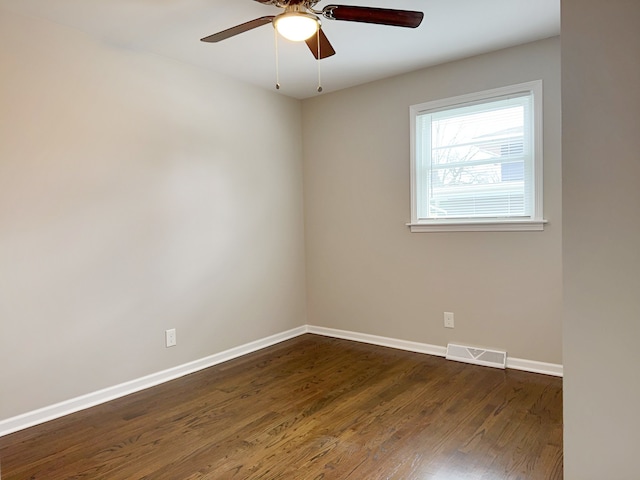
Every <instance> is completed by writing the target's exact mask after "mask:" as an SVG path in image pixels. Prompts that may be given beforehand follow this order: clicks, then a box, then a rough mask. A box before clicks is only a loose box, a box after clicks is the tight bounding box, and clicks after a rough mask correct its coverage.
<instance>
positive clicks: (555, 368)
mask: <svg viewBox="0 0 640 480" xmlns="http://www.w3.org/2000/svg"><path fill="white" fill-rule="evenodd" d="M307 332H309V333H315V334H317V335H324V336H327V337H335V338H343V339H345V340H354V341H356V342H362V343H370V344H372V345H380V346H383V347H391V348H397V349H399V350H408V351H410V352H417V353H427V354H429V355H437V356H439V357H444V356H445V355H446V354H447V347H443V346H440V345H431V344H428V343H418V342H410V341H407V340H398V339H396V338H388V337H379V336H377V335H369V334H366V333H356V332H349V331H346V330H336V329H333V328H325V327H314V326H312V325H307ZM507 368H511V369H513V370H523V371H525V372H532V373H542V374H544V375H553V376H554V377H562V375H563V367H562V365H559V364H556V363H545V362H538V361H536V360H525V359H522V358H514V357H509V356H507Z"/></svg>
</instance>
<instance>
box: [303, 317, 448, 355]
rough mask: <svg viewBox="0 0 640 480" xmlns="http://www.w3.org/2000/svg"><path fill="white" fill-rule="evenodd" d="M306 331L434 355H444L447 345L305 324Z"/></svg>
mask: <svg viewBox="0 0 640 480" xmlns="http://www.w3.org/2000/svg"><path fill="white" fill-rule="evenodd" d="M307 332H309V333H315V334H316V335H324V336H325V337H334V338H342V339H344V340H353V341H355V342H361V343H369V344H371V345H379V346H381V347H391V348H397V349H398V350H407V351H409V352H417V353H426V354H429V355H436V356H438V357H444V356H445V354H446V353H447V347H441V346H439V345H430V344H428V343H418V342H410V341H408V340H399V339H397V338H389V337H380V336H378V335H369V334H368V333H356V332H349V331H346V330H336V329H335V328H325V327H314V326H312V325H307Z"/></svg>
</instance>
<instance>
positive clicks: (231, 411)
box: [0, 335, 562, 480]
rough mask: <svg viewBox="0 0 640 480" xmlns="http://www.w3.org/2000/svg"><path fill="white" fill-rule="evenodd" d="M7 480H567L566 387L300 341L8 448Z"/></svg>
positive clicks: (410, 356)
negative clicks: (564, 452)
mask: <svg viewBox="0 0 640 480" xmlns="http://www.w3.org/2000/svg"><path fill="white" fill-rule="evenodd" d="M0 461H1V465H2V480H28V479H29V480H33V479H38V480H62V479H109V480H121V479H122V480H124V479H126V480H135V479H170V480H195V479H216V480H217V479H221V480H225V479H268V480H275V479H293V480H306V479H310V480H311V479H313V480H319V479H325V480H328V479H340V480H342V479H349V480H359V479H366V480H377V479H402V480H409V479H411V480H418V479H420V480H423V479H437V480H466V479H474V480H476V479H478V480H495V479H541V480H542V479H544V480H550V479H561V478H562V380H561V379H559V378H555V377H549V376H544V375H536V374H531V373H525V372H518V371H514V370H507V371H504V370H497V369H492V368H486V367H476V366H472V365H466V364H462V363H457V362H451V361H447V360H444V359H442V358H438V357H433V356H429V355H423V354H417V353H410V352H404V351H399V350H393V349H389V348H384V347H377V346H371V345H365V344H359V343H355V342H350V341H346V340H339V339H332V338H326V337H321V336H315V335H303V336H301V337H297V338H295V339H292V340H288V341H286V342H283V343H281V344H278V345H275V346H273V347H270V348H267V349H265V350H262V351H259V352H256V353H253V354H250V355H247V356H245V357H242V358H239V359H236V360H232V361H230V362H227V363H224V364H221V365H218V366H215V367H212V368H209V369H207V370H204V371H201V372H198V373H195V374H192V375H188V376H186V377H183V378H180V379H178V380H174V381H172V382H168V383H166V384H163V385H160V386H157V387H154V388H152V389H149V390H145V391H143V392H139V393H136V394H133V395H129V396H127V397H124V398H121V399H118V400H115V401H112V402H110V403H108V404H104V405H100V406H97V407H94V408H91V409H88V410H85V411H82V412H79V413H76V414H73V415H69V416H67V417H64V418H61V419H58V420H54V421H51V422H48V423H46V424H43V425H40V426H37V427H33V428H30V429H27V430H23V431H21V432H17V433H14V434H12V435H8V436H5V437H3V438H0Z"/></svg>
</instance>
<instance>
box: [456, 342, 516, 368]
mask: <svg viewBox="0 0 640 480" xmlns="http://www.w3.org/2000/svg"><path fill="white" fill-rule="evenodd" d="M446 358H447V359H448V360H456V361H458V362H465V363H473V364H474V365H483V366H485V367H495V368H506V365H507V352H502V351H500V350H488V349H485V348H474V347H466V346H464V345H455V344H453V343H450V344H449V345H447V355H446Z"/></svg>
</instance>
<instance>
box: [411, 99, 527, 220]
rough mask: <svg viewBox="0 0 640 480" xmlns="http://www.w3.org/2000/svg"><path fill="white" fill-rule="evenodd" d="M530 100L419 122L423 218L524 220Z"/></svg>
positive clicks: (467, 108) (484, 106) (509, 101)
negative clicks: (422, 140)
mask: <svg viewBox="0 0 640 480" xmlns="http://www.w3.org/2000/svg"><path fill="white" fill-rule="evenodd" d="M529 102H530V95H525V96H517V97H515V98H506V99H499V100H492V101H489V102H487V103H481V104H476V105H466V106H462V107H457V108H451V109H448V110H443V111H436V112H429V113H426V114H424V115H422V117H423V118H420V119H419V122H418V125H419V126H420V131H421V132H422V133H421V135H422V136H423V138H425V137H426V138H428V139H429V141H428V142H423V149H422V155H423V158H422V162H423V168H422V174H423V175H425V176H426V178H425V188H424V189H423V190H424V192H423V193H424V194H425V195H424V197H423V201H425V202H426V204H423V205H422V206H421V208H420V211H421V212H422V213H423V214H425V213H426V216H427V218H467V217H469V218H474V217H485V218H486V217H524V216H527V215H530V212H529V211H528V210H529V208H528V206H529V205H530V204H531V202H530V201H527V200H526V198H525V196H526V194H528V193H529V192H530V189H529V188H526V183H527V182H528V181H529V178H528V177H529V175H528V174H527V172H528V171H530V170H531V169H530V168H526V164H527V163H530V162H531V161H532V154H531V147H530V145H531V141H530V140H527V139H525V132H530V131H531V129H530V128H529V124H530V121H531V120H530V118H529V116H530V112H531V108H530V105H529Z"/></svg>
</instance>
